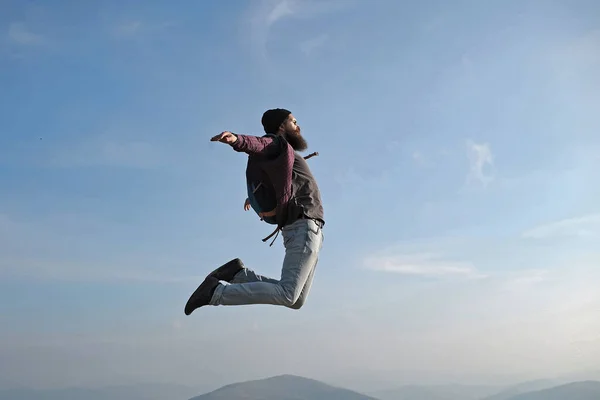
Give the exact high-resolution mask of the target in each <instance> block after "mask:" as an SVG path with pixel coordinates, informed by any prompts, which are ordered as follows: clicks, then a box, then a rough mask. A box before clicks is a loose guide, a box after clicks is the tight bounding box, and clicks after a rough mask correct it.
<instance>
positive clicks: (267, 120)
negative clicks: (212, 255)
mask: <svg viewBox="0 0 600 400" xmlns="http://www.w3.org/2000/svg"><path fill="white" fill-rule="evenodd" d="M261 122H262V125H263V127H264V130H265V133H266V135H264V136H261V137H258V136H249V135H238V134H234V133H232V132H228V131H225V132H222V133H220V134H219V135H216V136H214V137H213V138H211V141H219V142H221V143H226V144H228V145H230V146H231V147H232V148H233V150H235V151H237V152H244V153H247V154H248V164H247V167H246V180H247V183H248V188H249V189H248V195H249V199H248V200H247V201H246V203H245V205H244V208H246V209H249V207H248V204H250V203H252V204H253V205H254V206H253V208H255V210H256V211H257V213H258V214H259V216H260V217H261V219H264V220H265V221H269V222H270V223H272V224H274V225H276V227H277V229H276V232H274V233H279V231H281V233H282V236H283V245H284V247H285V258H284V260H283V267H282V270H281V278H280V279H279V280H277V279H273V278H267V277H264V276H261V275H258V274H257V273H255V272H254V271H252V270H250V269H248V268H246V267H245V266H244V264H243V263H242V261H241V260H240V259H239V258H235V259H233V260H231V261H229V262H227V263H226V264H224V265H222V266H221V267H219V268H217V269H215V270H214V271H213V272H211V273H210V274H208V276H207V277H206V279H205V280H204V282H202V284H201V285H200V286H199V287H198V288H197V289H196V290H195V291H194V293H193V294H192V295H191V296H190V298H189V300H188V301H187V304H186V305H185V314H186V315H190V314H191V313H192V312H193V311H194V310H195V309H197V308H199V307H202V306H206V305H213V306H217V305H242V304H274V305H280V306H285V307H288V308H292V309H299V308H300V307H302V305H303V304H304V303H305V301H306V297H307V296H308V293H309V291H310V287H311V284H312V281H313V277H314V273H315V267H316V265H317V261H318V258H319V252H320V251H321V247H322V245H323V232H322V229H323V225H324V224H325V222H324V216H323V205H322V203H321V194H320V192H319V187H318V185H317V182H316V181H315V178H314V177H313V175H312V173H311V171H310V168H309V167H308V163H307V162H306V160H305V159H304V158H303V157H301V156H300V155H298V153H297V151H304V150H306V149H307V147H308V146H307V143H306V141H305V139H304V137H303V136H302V134H301V131H300V126H298V125H297V122H296V118H295V117H294V116H293V115H292V113H291V112H290V111H288V110H285V109H281V108H277V109H272V110H267V111H266V112H265V113H264V114H263V117H262V121H261ZM265 207H266V209H265ZM267 239H268V237H267V238H265V239H263V241H264V240H267Z"/></svg>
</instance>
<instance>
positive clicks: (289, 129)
mask: <svg viewBox="0 0 600 400" xmlns="http://www.w3.org/2000/svg"><path fill="white" fill-rule="evenodd" d="M281 128H282V129H283V133H282V135H283V137H285V139H286V140H287V142H288V143H289V144H290V146H292V148H293V149H294V150H296V151H304V150H306V149H307V148H308V144H307V143H306V140H305V139H304V137H302V132H301V130H300V125H298V121H296V117H294V115H293V114H290V115H288V118H287V119H286V120H285V122H284V123H283V125H282V127H281Z"/></svg>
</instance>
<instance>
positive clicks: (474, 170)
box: [467, 140, 494, 186]
mask: <svg viewBox="0 0 600 400" xmlns="http://www.w3.org/2000/svg"><path fill="white" fill-rule="evenodd" d="M467 157H468V159H469V174H468V177H467V179H468V181H469V182H472V181H478V182H479V183H481V184H482V185H484V186H487V185H488V184H489V183H490V182H491V181H492V180H493V179H494V177H493V175H492V174H486V173H485V172H484V169H485V167H486V166H489V167H493V166H494V157H493V155H492V150H491V147H490V145H489V144H488V143H481V144H479V143H475V142H474V141H472V140H467Z"/></svg>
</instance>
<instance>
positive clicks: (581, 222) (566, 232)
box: [521, 213, 600, 239]
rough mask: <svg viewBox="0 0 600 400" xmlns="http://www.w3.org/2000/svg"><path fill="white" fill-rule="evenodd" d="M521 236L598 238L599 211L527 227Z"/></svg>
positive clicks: (532, 237)
mask: <svg viewBox="0 0 600 400" xmlns="http://www.w3.org/2000/svg"><path fill="white" fill-rule="evenodd" d="M521 236H522V237H523V238H529V239H547V238H555V237H567V236H571V237H580V238H598V237H600V213H598V214H589V215H585V216H582V217H577V218H567V219H563V220H560V221H555V222H550V223H548V224H544V225H540V226H537V227H535V228H532V229H529V230H527V231H525V232H523V233H522V235H521Z"/></svg>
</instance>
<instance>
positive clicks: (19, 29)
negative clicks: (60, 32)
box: [8, 22, 44, 46]
mask: <svg viewBox="0 0 600 400" xmlns="http://www.w3.org/2000/svg"><path fill="white" fill-rule="evenodd" d="M8 38H9V40H10V41H11V42H12V43H14V44H18V45H22V46H34V45H40V44H43V43H44V38H43V36H41V35H38V34H35V33H33V32H32V31H31V30H29V29H28V28H27V27H26V26H25V24H23V23H20V22H13V23H11V24H10V26H9V27H8Z"/></svg>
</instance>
